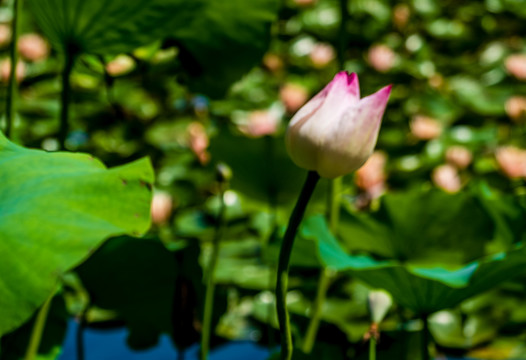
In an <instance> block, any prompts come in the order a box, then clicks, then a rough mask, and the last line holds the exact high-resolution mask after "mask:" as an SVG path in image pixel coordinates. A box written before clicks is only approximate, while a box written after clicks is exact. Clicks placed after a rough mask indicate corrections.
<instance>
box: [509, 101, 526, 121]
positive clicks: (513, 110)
mask: <svg viewBox="0 0 526 360" xmlns="http://www.w3.org/2000/svg"><path fill="white" fill-rule="evenodd" d="M505 109H506V114H507V115H508V116H509V117H510V119H512V120H514V121H520V120H521V119H525V118H526V96H512V97H510V98H509V99H508V100H507V101H506V105H505Z"/></svg>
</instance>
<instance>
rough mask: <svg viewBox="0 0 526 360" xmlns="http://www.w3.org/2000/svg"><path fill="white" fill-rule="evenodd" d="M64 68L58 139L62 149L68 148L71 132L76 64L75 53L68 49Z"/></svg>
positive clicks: (65, 54)
mask: <svg viewBox="0 0 526 360" xmlns="http://www.w3.org/2000/svg"><path fill="white" fill-rule="evenodd" d="M64 57H65V58H64V68H63V69H62V93H61V98H60V99H61V106H62V107H61V111H60V129H59V133H58V141H59V144H60V149H61V150H65V149H66V138H67V136H68V132H69V103H70V100H71V79H70V78H71V72H72V70H73V65H74V64H75V53H74V52H73V51H71V50H66V51H65V53H64Z"/></svg>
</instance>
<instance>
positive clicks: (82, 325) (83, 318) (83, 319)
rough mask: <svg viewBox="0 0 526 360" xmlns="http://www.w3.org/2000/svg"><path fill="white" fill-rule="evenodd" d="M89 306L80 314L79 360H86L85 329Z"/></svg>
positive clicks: (78, 333) (78, 334) (78, 331)
mask: <svg viewBox="0 0 526 360" xmlns="http://www.w3.org/2000/svg"><path fill="white" fill-rule="evenodd" d="M88 309H89V306H86V309H84V310H83V311H82V312H81V313H80V318H79V327H78V328H77V334H76V336H77V360H84V329H85V328H86V316H87V312H88Z"/></svg>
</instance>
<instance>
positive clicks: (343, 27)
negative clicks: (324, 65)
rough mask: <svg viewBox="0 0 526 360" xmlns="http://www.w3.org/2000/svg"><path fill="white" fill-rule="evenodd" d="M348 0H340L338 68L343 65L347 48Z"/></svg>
mask: <svg viewBox="0 0 526 360" xmlns="http://www.w3.org/2000/svg"><path fill="white" fill-rule="evenodd" d="M348 4H349V0H340V16H341V21H340V28H339V30H338V48H337V51H338V65H339V67H340V70H343V68H344V67H345V51H346V49H347V22H348V20H349V9H348V8H347V6H348Z"/></svg>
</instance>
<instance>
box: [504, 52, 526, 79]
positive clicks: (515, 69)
mask: <svg viewBox="0 0 526 360" xmlns="http://www.w3.org/2000/svg"><path fill="white" fill-rule="evenodd" d="M505 65H506V70H507V71H508V72H509V73H510V74H511V75H513V76H515V77H516V78H517V79H519V80H526V54H515V55H510V56H508V57H507V58H506V62H505Z"/></svg>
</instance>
